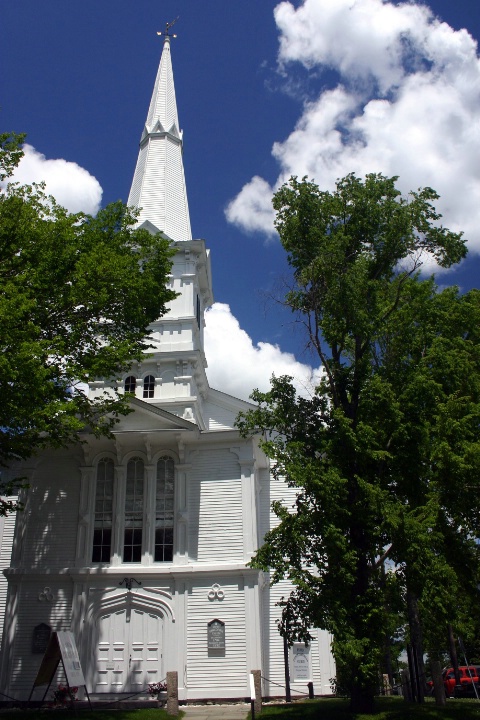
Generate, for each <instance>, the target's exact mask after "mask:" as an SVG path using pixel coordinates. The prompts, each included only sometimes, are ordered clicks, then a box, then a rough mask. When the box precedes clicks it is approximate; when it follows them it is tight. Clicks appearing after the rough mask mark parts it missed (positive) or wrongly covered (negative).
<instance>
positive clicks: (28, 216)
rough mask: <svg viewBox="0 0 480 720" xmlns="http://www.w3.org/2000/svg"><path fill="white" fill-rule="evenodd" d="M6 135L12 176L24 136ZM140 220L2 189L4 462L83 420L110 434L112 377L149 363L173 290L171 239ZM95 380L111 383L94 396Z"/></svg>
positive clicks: (36, 191)
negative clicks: (146, 357) (88, 386)
mask: <svg viewBox="0 0 480 720" xmlns="http://www.w3.org/2000/svg"><path fill="white" fill-rule="evenodd" d="M0 140H1V143H0V145H1V151H0V161H1V163H2V171H1V174H2V176H3V177H6V176H9V175H11V173H12V171H13V169H14V167H15V165H16V164H17V163H18V161H19V159H20V157H21V149H20V147H19V143H20V142H21V141H22V140H23V136H16V135H14V134H6V135H3V136H1V138H0ZM135 222H136V217H135V214H134V213H133V212H132V211H131V210H130V209H128V208H127V207H125V206H124V205H123V204H122V203H121V202H116V203H113V204H111V205H108V206H107V207H105V208H104V209H103V210H100V212H99V213H98V214H97V216H96V217H92V216H90V215H86V214H84V213H76V214H70V213H68V211H67V210H65V209H64V208H62V207H61V206H60V205H58V204H57V203H56V202H55V200H54V199H53V198H52V197H47V196H46V195H45V194H44V192H43V188H42V186H35V185H34V186H25V187H20V186H19V185H17V184H14V183H12V184H10V185H8V186H7V188H4V189H3V191H2V192H1V193H0V248H1V254H2V263H1V265H0V347H1V353H0V397H1V399H2V401H1V403H0V464H3V465H5V464H7V463H8V462H9V461H11V460H12V459H18V458H26V457H28V456H30V455H32V454H33V453H35V452H36V451H37V450H39V449H41V448H43V447H45V446H47V445H50V446H52V445H53V446H59V445H65V444H66V443H69V442H72V441H74V440H76V439H78V438H79V433H80V432H81V431H82V430H84V429H85V427H86V426H88V427H89V428H90V431H91V432H93V433H97V434H98V433H106V432H107V433H108V431H109V430H110V429H111V428H112V427H113V425H114V423H115V422H116V419H117V417H118V414H119V413H125V412H127V411H128V402H127V398H125V397H122V396H120V395H118V394H117V393H116V390H115V380H116V379H117V378H118V376H119V374H121V373H122V372H124V371H125V370H126V369H128V367H129V366H130V365H131V363H132V361H133V360H135V359H138V360H140V359H142V357H143V354H144V352H145V351H147V350H148V332H149V331H148V325H149V323H150V322H152V321H153V320H154V319H156V318H158V317H160V316H161V315H162V314H164V313H165V310H166V303H167V302H169V301H170V300H171V299H173V298H174V297H175V293H174V292H173V291H171V290H170V289H168V288H167V287H166V283H167V281H168V275H169V272H170V269H171V255H172V251H171V249H170V247H169V243H168V241H167V240H166V239H164V238H162V237H161V236H159V235H157V236H153V235H151V234H150V233H148V232H147V231H145V230H143V229H135ZM94 378H106V379H110V380H112V391H111V392H110V393H108V394H105V395H104V396H103V397H101V398H97V399H95V400H92V399H89V398H88V396H87V393H86V392H85V383H88V381H90V380H92V379H94ZM2 509H3V511H5V510H6V509H9V508H8V503H7V504H4V505H3V506H0V514H1V512H2Z"/></svg>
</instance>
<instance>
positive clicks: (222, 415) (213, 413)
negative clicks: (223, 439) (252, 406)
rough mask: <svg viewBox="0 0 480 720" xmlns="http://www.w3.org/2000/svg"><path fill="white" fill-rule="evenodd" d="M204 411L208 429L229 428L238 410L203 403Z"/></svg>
mask: <svg viewBox="0 0 480 720" xmlns="http://www.w3.org/2000/svg"><path fill="white" fill-rule="evenodd" d="M204 413H205V417H206V418H208V429H209V430H230V429H231V428H233V427H234V423H235V418H236V416H237V414H238V411H235V412H233V411H232V410H229V409H228V408H225V407H221V406H220V405H215V404H214V403H205V406H204Z"/></svg>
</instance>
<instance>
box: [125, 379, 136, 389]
mask: <svg viewBox="0 0 480 720" xmlns="http://www.w3.org/2000/svg"><path fill="white" fill-rule="evenodd" d="M136 387H137V378H136V377H135V375H129V376H128V377H127V378H126V380H125V392H126V393H134V392H135V388H136Z"/></svg>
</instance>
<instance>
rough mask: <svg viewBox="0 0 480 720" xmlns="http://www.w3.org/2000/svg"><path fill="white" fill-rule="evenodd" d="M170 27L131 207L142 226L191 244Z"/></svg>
mask: <svg viewBox="0 0 480 720" xmlns="http://www.w3.org/2000/svg"><path fill="white" fill-rule="evenodd" d="M168 27H169V26H167V32H166V33H165V38H164V43H163V52H162V57H161V59H160V65H159V68H158V73H157V78H156V81H155V86H154V89H153V94H152V99H151V101H150V107H149V110H148V115H147V120H146V123H145V127H144V130H143V133H142V136H141V138H140V151H139V153H138V160H137V166H136V168H135V174H134V176H133V182H132V187H131V190H130V195H129V197H128V204H129V205H133V206H134V207H137V208H141V211H140V216H139V224H140V225H142V224H143V223H144V222H146V221H148V222H149V223H151V224H152V225H153V226H154V227H155V229H157V230H161V231H162V232H163V233H165V235H167V236H168V237H169V238H171V239H172V240H175V241H189V240H191V239H192V232H191V229H190V215H189V212H188V201H187V189H186V185H185V174H184V170H183V158H182V155H183V137H182V135H183V134H182V132H181V130H180V128H179V123H178V113H177V102H176V99H175V85H174V82H173V70H172V60H171V54H170V37H171V36H170V35H169V34H168Z"/></svg>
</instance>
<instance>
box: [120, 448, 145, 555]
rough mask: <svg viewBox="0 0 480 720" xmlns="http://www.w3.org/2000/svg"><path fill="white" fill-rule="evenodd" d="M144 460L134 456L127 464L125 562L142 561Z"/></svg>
mask: <svg viewBox="0 0 480 720" xmlns="http://www.w3.org/2000/svg"><path fill="white" fill-rule="evenodd" d="M143 494H144V467H143V460H141V459H140V458H138V457H136V458H132V460H130V461H129V463H128V465H127V486H126V492H125V535H124V544H123V562H141V560H142V535H143Z"/></svg>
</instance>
